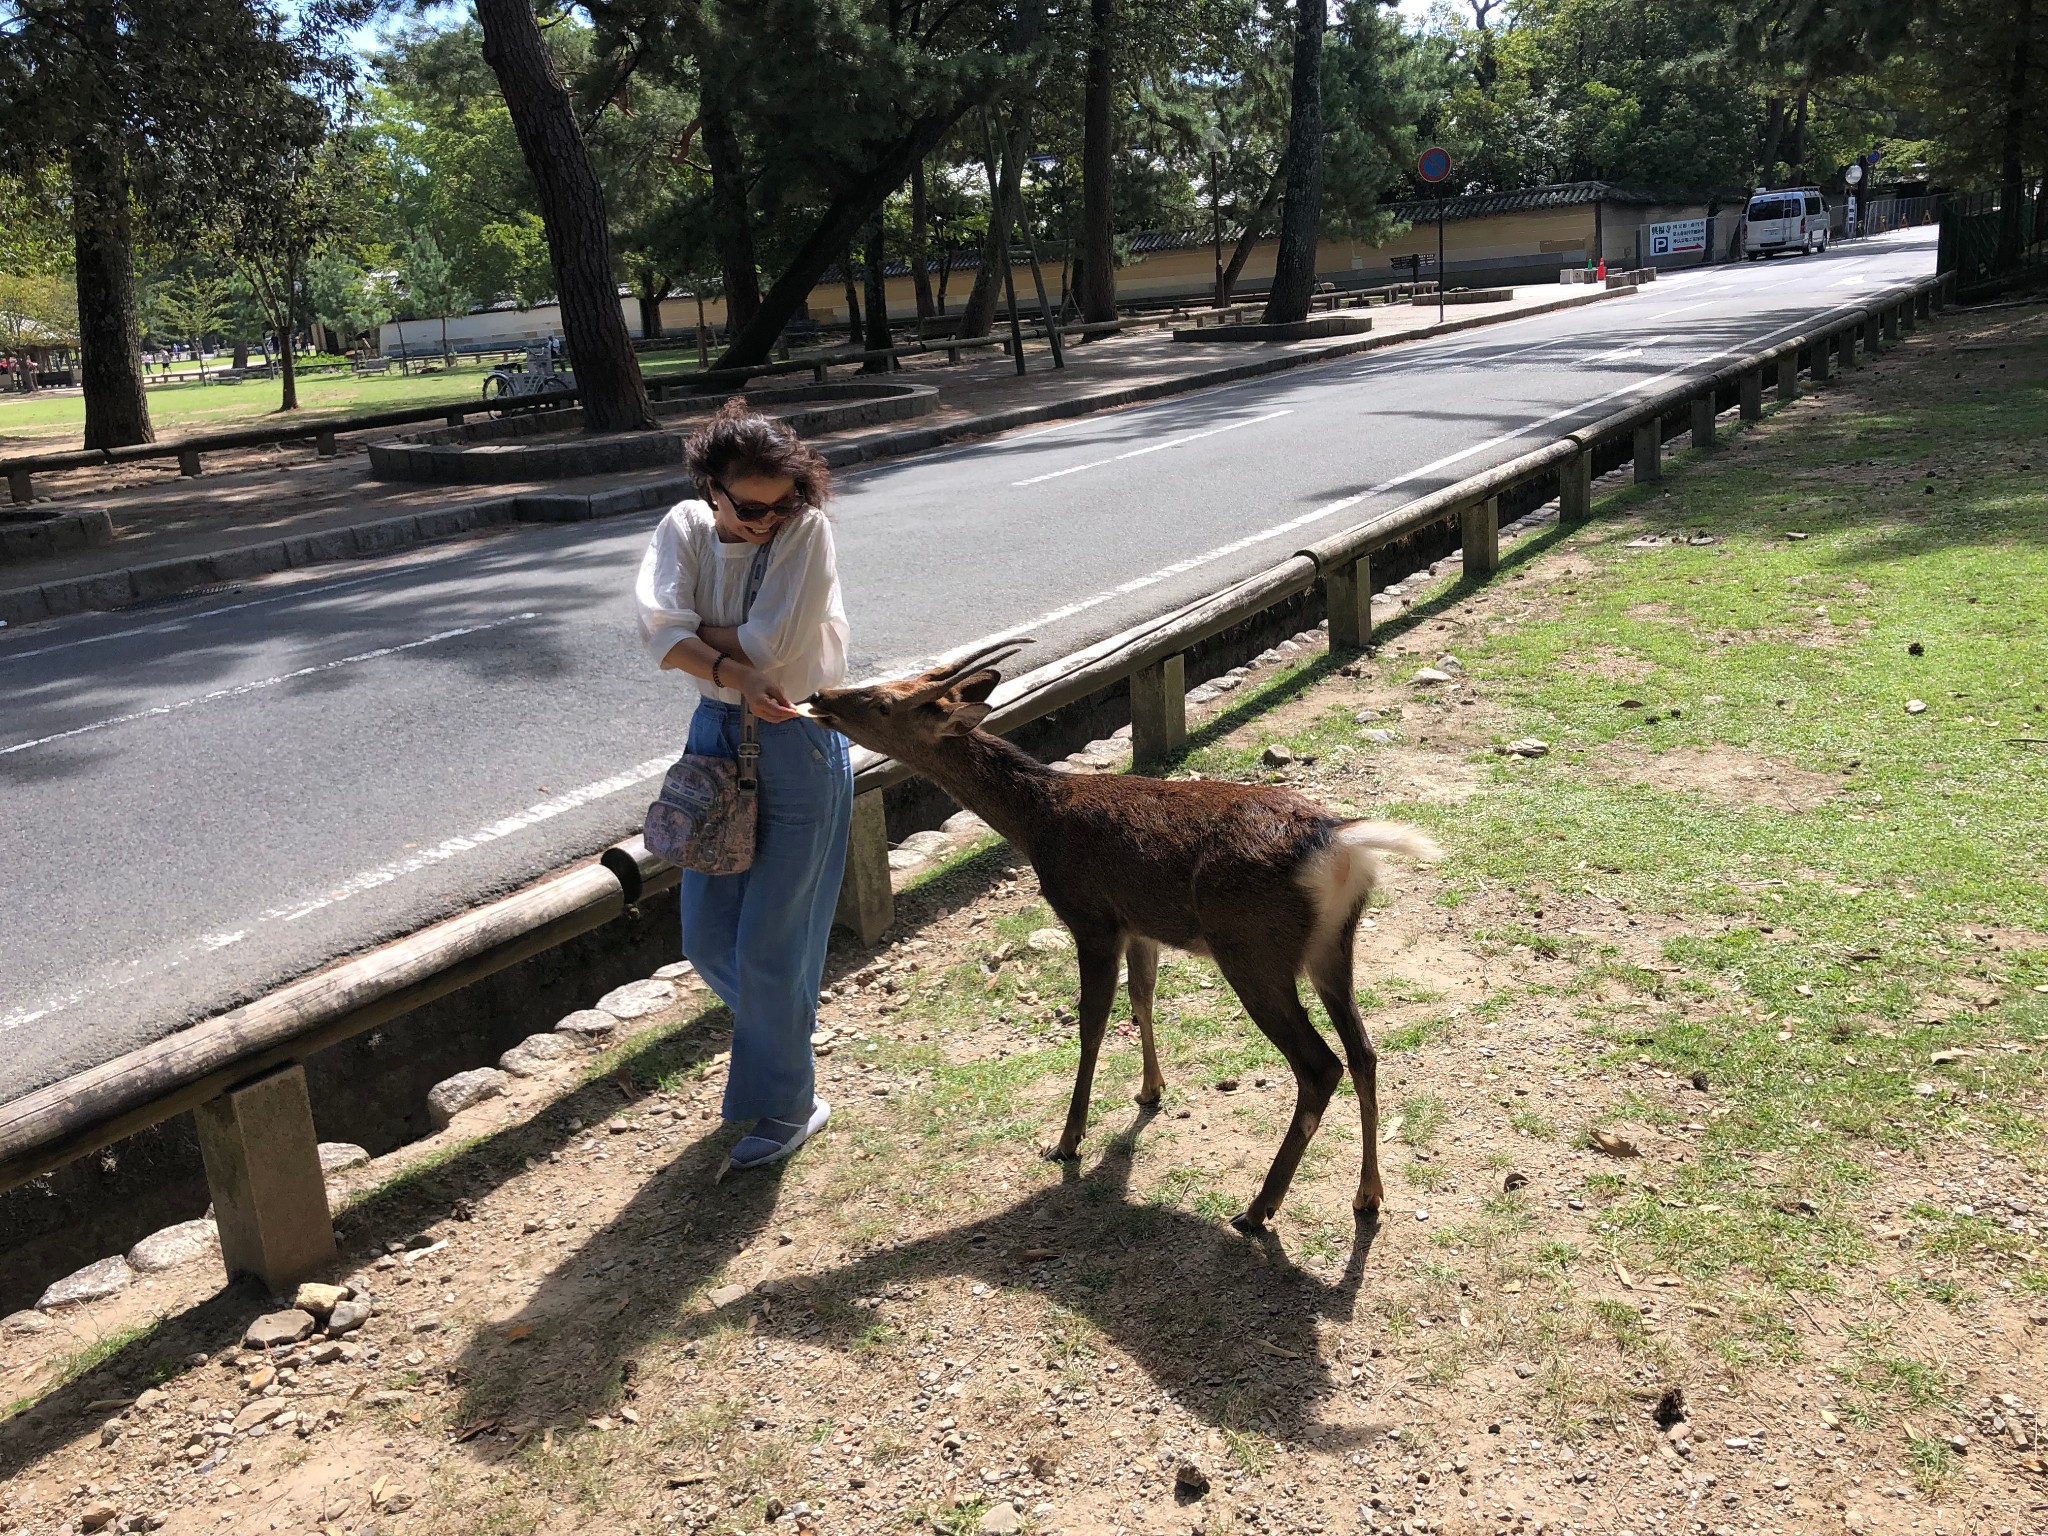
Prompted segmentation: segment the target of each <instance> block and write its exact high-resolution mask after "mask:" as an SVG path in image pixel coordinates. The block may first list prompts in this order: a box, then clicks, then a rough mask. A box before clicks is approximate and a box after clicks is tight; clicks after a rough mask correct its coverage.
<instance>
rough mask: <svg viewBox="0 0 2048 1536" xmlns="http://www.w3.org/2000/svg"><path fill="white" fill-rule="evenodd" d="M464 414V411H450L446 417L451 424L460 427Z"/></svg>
mask: <svg viewBox="0 0 2048 1536" xmlns="http://www.w3.org/2000/svg"><path fill="white" fill-rule="evenodd" d="M462 416H463V413H462V412H461V411H450V412H449V413H448V414H447V416H446V417H445V418H444V419H445V420H446V421H447V423H448V425H449V426H451V427H459V426H461V425H462Z"/></svg>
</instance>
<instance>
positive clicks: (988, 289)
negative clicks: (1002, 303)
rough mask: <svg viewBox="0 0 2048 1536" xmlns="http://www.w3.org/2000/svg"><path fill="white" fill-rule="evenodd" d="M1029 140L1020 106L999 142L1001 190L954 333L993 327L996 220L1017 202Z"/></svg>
mask: <svg viewBox="0 0 2048 1536" xmlns="http://www.w3.org/2000/svg"><path fill="white" fill-rule="evenodd" d="M1030 143H1031V113H1030V111H1029V109H1028V108H1024V107H1020V108H1018V110H1017V118H1016V120H1015V121H1014V122H1012V123H1011V125H1010V132H1009V134H1008V135H1007V136H1006V138H1005V141H1004V144H1003V163H1002V165H1001V167H1000V168H999V169H998V171H997V173H996V180H997V182H998V184H999V186H1000V187H1001V191H1000V193H999V194H998V195H997V198H996V200H995V201H994V202H992V203H991V204H990V207H989V225H988V238H987V239H986V240H984V241H983V242H982V245H981V266H980V267H979V268H977V269H976V271H975V274H974V286H973V287H972V288H971V289H969V290H968V293H967V303H966V305H965V307H963V308H962V309H961V311H960V329H959V330H957V331H955V332H954V335H956V336H962V337H966V336H986V335H987V334H988V333H989V332H990V331H991V330H993V329H994V328H995V323H996V300H997V298H998V297H999V296H1000V295H1001V293H1002V290H1003V272H1002V264H1003V247H1002V229H1003V226H1002V225H1001V224H1000V223H998V222H997V221H998V219H999V218H1002V217H1004V216H1006V215H1007V213H1008V212H1010V211H1011V210H1014V209H1015V208H1016V206H1017V191H1018V188H1019V187H1021V186H1022V185H1023V183H1024V151H1025V149H1026V148H1027V147H1029V145H1030ZM999 210H1001V211H999Z"/></svg>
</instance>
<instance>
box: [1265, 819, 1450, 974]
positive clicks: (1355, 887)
mask: <svg viewBox="0 0 2048 1536" xmlns="http://www.w3.org/2000/svg"><path fill="white" fill-rule="evenodd" d="M1381 853H1399V854H1405V855H1407V856H1408V857H1409V858H1411V859H1416V860H1418V861H1420V862H1422V863H1434V862H1435V861H1436V860H1438V859H1440V858H1442V857H1443V850H1442V849H1441V848H1439V847H1437V845H1436V842H1435V840H1434V839H1432V838H1431V837H1430V836H1429V835H1428V834H1427V833H1425V832H1423V831H1422V830H1421V829H1420V828H1418V827H1411V826H1408V825H1407V824H1406V823H1404V822H1398V821H1347V822H1345V823H1343V824H1342V825H1340V826H1337V827H1333V828H1332V829H1331V831H1330V840H1329V841H1328V842H1327V843H1325V844H1323V846H1322V847H1320V848H1318V849H1317V850H1316V851H1315V852H1314V853H1313V854H1311V855H1310V856H1309V857H1308V858H1307V859H1306V860H1305V861H1303V863H1302V866H1301V868H1300V870H1299V871H1298V872H1297V874H1296V876H1295V878H1296V879H1297V880H1298V881H1299V882H1300V884H1301V888H1302V889H1303V890H1304V891H1305V892H1307V894H1308V899H1309V903H1310V905H1311V906H1312V907H1313V908H1314V910H1315V928H1314V932H1313V934H1312V935H1311V936H1310V939H1309V945H1308V953H1307V954H1306V955H1305V956H1304V957H1303V958H1304V960H1305V962H1306V964H1307V966H1308V968H1309V970H1310V971H1311V972H1312V973H1315V974H1321V973H1322V972H1323V970H1324V969H1325V968H1327V967H1328V966H1329V964H1330V963H1331V962H1332V961H1334V960H1335V959H1336V958H1337V952H1338V951H1339V950H1342V951H1343V957H1344V960H1345V964H1346V965H1347V966H1348V964H1349V953H1350V951H1349V940H1350V935H1351V932H1352V930H1353V928H1354V927H1355V926H1356V924H1357V922H1358V914H1359V913H1360V912H1362V911H1364V910H1365V903H1366V901H1367V899H1368V898H1369V897H1371V895H1372V893H1373V890H1374V888H1375V887H1377V886H1378V885H1379V883H1380V862H1379V860H1378V858H1376V857H1375V855H1376V854H1381Z"/></svg>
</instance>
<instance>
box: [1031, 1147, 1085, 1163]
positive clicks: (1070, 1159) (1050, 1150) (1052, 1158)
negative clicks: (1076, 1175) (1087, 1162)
mask: <svg viewBox="0 0 2048 1536" xmlns="http://www.w3.org/2000/svg"><path fill="white" fill-rule="evenodd" d="M1038 1155H1039V1156H1040V1157H1042V1158H1044V1159H1045V1160H1046V1161H1047V1162H1048V1163H1078V1162H1079V1161H1081V1149H1080V1148H1079V1147H1076V1148H1075V1149H1074V1150H1073V1151H1071V1152H1069V1151H1068V1150H1067V1149H1066V1148H1065V1147H1047V1148H1046V1149H1045V1150H1044V1151H1043V1152H1041V1153H1039V1154H1038Z"/></svg>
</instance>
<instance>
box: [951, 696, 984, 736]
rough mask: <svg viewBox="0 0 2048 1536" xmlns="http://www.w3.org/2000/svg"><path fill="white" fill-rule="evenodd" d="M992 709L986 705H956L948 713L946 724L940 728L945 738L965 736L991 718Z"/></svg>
mask: <svg viewBox="0 0 2048 1536" xmlns="http://www.w3.org/2000/svg"><path fill="white" fill-rule="evenodd" d="M989 712H990V707H989V706H988V705H986V704H955V705H954V706H953V707H952V708H951V709H949V710H947V711H946V723H945V725H944V726H942V727H941V728H940V734H941V735H944V736H965V735H966V734H967V733H968V732H970V731H972V730H973V729H974V728H975V727H976V726H977V725H980V724H981V722H982V721H984V720H986V719H987V718H988V717H989Z"/></svg>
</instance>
